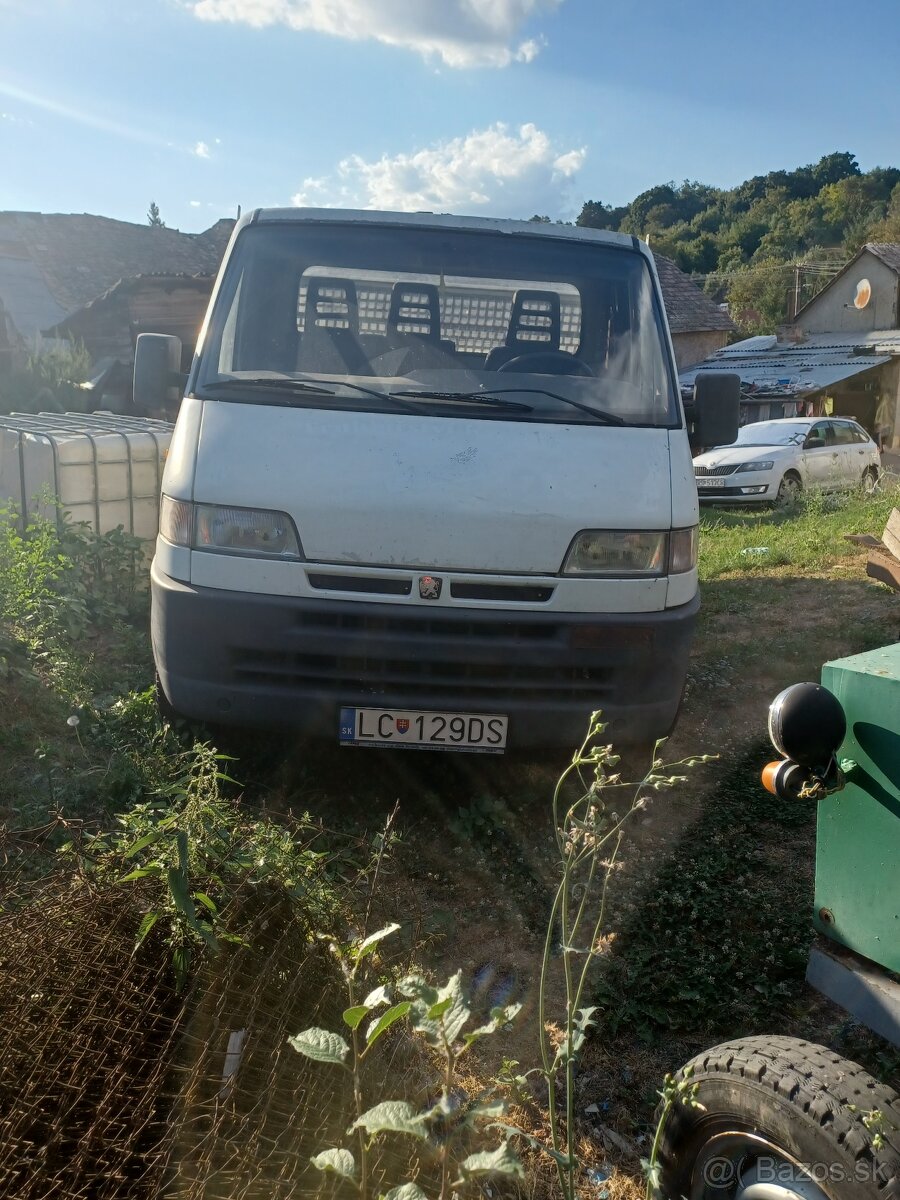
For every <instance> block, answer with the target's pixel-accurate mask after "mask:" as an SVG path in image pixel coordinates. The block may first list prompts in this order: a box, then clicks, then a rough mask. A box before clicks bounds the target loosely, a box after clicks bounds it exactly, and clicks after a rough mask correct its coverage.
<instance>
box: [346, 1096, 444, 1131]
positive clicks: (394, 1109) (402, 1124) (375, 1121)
mask: <svg viewBox="0 0 900 1200" xmlns="http://www.w3.org/2000/svg"><path fill="white" fill-rule="evenodd" d="M350 1128H351V1131H352V1130H354V1129H365V1131H366V1133H369V1134H373V1135H374V1134H376V1133H409V1134H411V1135H412V1136H413V1137H417V1138H423V1139H424V1138H425V1137H427V1131H426V1128H425V1118H424V1117H421V1116H419V1115H418V1113H417V1112H416V1110H415V1109H414V1108H413V1106H412V1105H411V1104H409V1103H408V1102H407V1101H406V1100H385V1101H384V1102H383V1103H381V1104H376V1105H375V1107H374V1108H370V1109H369V1111H368V1112H364V1113H363V1115H362V1116H361V1117H360V1118H359V1119H358V1120H357V1121H354V1122H353V1124H352V1125H351V1126H350Z"/></svg>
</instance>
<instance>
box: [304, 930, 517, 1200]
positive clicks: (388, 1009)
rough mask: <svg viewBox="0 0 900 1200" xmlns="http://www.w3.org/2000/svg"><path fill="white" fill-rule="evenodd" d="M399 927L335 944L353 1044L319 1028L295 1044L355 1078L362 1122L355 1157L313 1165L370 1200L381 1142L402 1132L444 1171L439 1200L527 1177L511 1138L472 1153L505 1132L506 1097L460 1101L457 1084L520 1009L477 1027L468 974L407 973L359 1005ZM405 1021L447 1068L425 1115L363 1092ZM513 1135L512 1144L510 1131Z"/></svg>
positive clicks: (353, 1133)
mask: <svg viewBox="0 0 900 1200" xmlns="http://www.w3.org/2000/svg"><path fill="white" fill-rule="evenodd" d="M399 928H400V926H399V925H396V924H391V925H386V926H385V927H384V928H383V929H379V930H378V931H377V932H376V933H372V934H369V936H368V937H361V938H357V939H354V940H351V941H349V942H347V943H344V944H341V943H338V942H336V941H329V949H330V951H331V953H332V954H333V955H334V956H335V958H336V959H337V961H338V963H339V965H340V968H341V972H342V974H343V978H344V983H345V985H346V989H347V999H348V1001H349V1004H348V1007H347V1008H346V1009H345V1010H344V1014H343V1021H344V1026H345V1027H346V1037H345V1036H344V1035H343V1033H333V1032H331V1031H329V1030H327V1029H316V1028H313V1029H306V1030H304V1031H303V1032H302V1033H298V1034H297V1036H296V1037H292V1038H290V1039H289V1042H290V1045H291V1046H293V1048H294V1049H295V1050H296V1051H298V1052H299V1053H300V1054H303V1055H305V1056H306V1057H307V1058H311V1059H315V1060H316V1061H317V1062H321V1063H329V1064H332V1065H333V1066H336V1067H339V1068H341V1069H343V1070H345V1071H348V1072H349V1073H350V1074H351V1076H352V1080H353V1120H352V1122H351V1124H350V1126H349V1128H348V1130H347V1136H348V1137H349V1138H355V1141H356V1153H355V1154H354V1152H353V1151H352V1150H350V1149H348V1148H346V1147H344V1146H337V1147H333V1148H330V1149H327V1150H322V1151H321V1152H320V1153H319V1154H316V1155H315V1156H314V1157H313V1159H312V1163H313V1166H315V1167H316V1168H317V1169H318V1170H320V1171H325V1172H333V1173H334V1174H336V1175H338V1176H340V1177H341V1178H342V1179H345V1180H347V1181H348V1182H349V1183H350V1184H351V1185H352V1186H353V1187H354V1188H355V1189H356V1191H357V1192H358V1193H359V1195H360V1197H362V1198H363V1200H368V1198H369V1197H370V1196H371V1195H372V1192H373V1188H374V1187H375V1181H376V1175H377V1174H378V1172H377V1170H375V1169H373V1167H375V1166H376V1157H377V1156H378V1151H379V1148H380V1146H381V1139H382V1138H383V1136H384V1135H386V1134H388V1135H393V1134H400V1135H406V1136H408V1137H412V1138H415V1139H417V1141H418V1142H419V1143H420V1148H421V1149H422V1150H423V1151H425V1152H426V1154H428V1155H429V1156H430V1157H431V1159H432V1161H433V1162H434V1163H435V1164H436V1167H437V1173H438V1176H439V1181H440V1182H439V1197H440V1200H450V1197H451V1195H452V1194H453V1193H460V1192H462V1191H463V1190H464V1189H465V1188H466V1187H467V1185H470V1184H477V1183H478V1182H479V1181H480V1180H482V1179H484V1178H485V1177H487V1176H498V1175H505V1176H512V1177H521V1176H522V1175H523V1173H524V1168H523V1165H522V1162H521V1159H520V1158H519V1156H518V1155H517V1154H516V1153H515V1151H514V1150H513V1149H512V1147H511V1146H510V1145H509V1144H508V1140H502V1141H501V1142H500V1144H499V1145H496V1146H494V1147H493V1148H492V1149H489V1150H475V1151H474V1152H472V1153H469V1151H470V1150H472V1146H473V1140H474V1139H475V1138H477V1137H478V1135H479V1133H484V1132H485V1128H486V1125H495V1124H496V1122H497V1120H498V1118H500V1117H502V1116H503V1115H504V1113H505V1111H506V1106H505V1103H504V1101H503V1100H502V1099H500V1098H497V1097H487V1098H481V1099H479V1100H476V1101H472V1102H465V1101H464V1102H462V1103H461V1102H460V1096H461V1094H462V1093H461V1088H460V1087H459V1084H458V1082H457V1079H458V1071H459V1065H460V1060H461V1059H462V1058H463V1057H464V1056H465V1054H466V1053H467V1052H468V1051H469V1050H470V1049H471V1047H472V1046H473V1045H474V1044H475V1043H476V1042H477V1041H479V1040H480V1039H481V1038H484V1037H489V1036H490V1035H492V1034H496V1033H498V1032H499V1031H500V1030H502V1029H504V1028H505V1027H506V1026H508V1025H509V1024H510V1022H512V1021H513V1020H514V1019H515V1017H516V1015H517V1014H518V1012H519V1010H520V1008H521V1005H519V1004H510V1005H506V1006H504V1007H497V1008H494V1009H492V1010H491V1013H490V1016H489V1019H488V1021H487V1022H486V1023H485V1024H482V1025H479V1026H476V1027H474V1028H472V1027H470V1026H471V1025H472V1018H473V1013H472V1008H471V1006H470V1002H469V999H468V996H467V994H466V991H465V988H464V987H463V982H462V974H461V973H460V972H457V973H456V974H455V975H453V976H451V978H450V979H449V980H448V981H447V983H446V984H444V986H443V987H439V988H436V987H433V986H432V985H431V984H429V983H428V982H427V981H426V980H425V979H424V978H422V976H420V975H415V974H412V975H407V976H406V977H405V978H403V979H401V980H400V982H399V983H398V984H396V986H388V985H384V984H381V985H379V986H377V987H375V988H374V989H372V990H370V991H368V992H367V994H366V995H365V997H364V998H363V999H360V998H359V997H360V993H361V992H362V990H363V984H362V981H363V978H364V977H365V976H366V975H367V974H368V971H367V967H368V966H369V964H370V963H371V961H372V960H371V956H372V955H373V954H374V952H375V950H376V949H377V947H378V946H379V943H380V942H382V941H383V940H384V938H386V937H389V936H390V935H391V934H393V933H396V931H397V930H398V929H399ZM399 1021H405V1022H406V1023H407V1027H408V1029H409V1030H410V1031H411V1032H412V1034H413V1035H414V1036H415V1037H416V1038H418V1039H420V1040H421V1041H422V1042H424V1044H425V1045H426V1046H427V1047H428V1048H429V1050H430V1051H431V1052H432V1053H433V1054H434V1055H436V1056H437V1057H438V1060H439V1061H440V1063H441V1071H440V1093H439V1096H438V1098H437V1100H436V1101H435V1102H434V1103H433V1104H430V1105H428V1106H427V1107H425V1108H424V1109H420V1110H417V1109H416V1108H415V1106H414V1105H412V1104H411V1103H410V1102H409V1101H408V1100H381V1101H380V1102H379V1103H377V1104H374V1105H371V1106H370V1105H369V1104H368V1101H367V1099H366V1096H365V1094H364V1085H363V1066H364V1064H365V1063H366V1060H367V1059H368V1057H369V1055H370V1054H371V1053H372V1051H373V1050H374V1049H375V1047H376V1046H377V1045H378V1043H379V1042H380V1041H381V1039H382V1038H383V1037H384V1035H385V1034H386V1033H387V1031H388V1030H389V1029H390V1028H391V1027H392V1026H393V1025H395V1024H397V1022H399ZM505 1132H506V1135H507V1138H508V1132H511V1131H505ZM379 1194H380V1195H382V1196H383V1198H384V1200H426V1193H425V1192H424V1190H423V1189H422V1188H421V1187H420V1186H419V1184H418V1183H416V1182H414V1181H411V1180H410V1181H407V1182H404V1183H400V1184H398V1185H396V1186H394V1187H391V1188H390V1189H389V1190H388V1191H387V1192H380V1191H379Z"/></svg>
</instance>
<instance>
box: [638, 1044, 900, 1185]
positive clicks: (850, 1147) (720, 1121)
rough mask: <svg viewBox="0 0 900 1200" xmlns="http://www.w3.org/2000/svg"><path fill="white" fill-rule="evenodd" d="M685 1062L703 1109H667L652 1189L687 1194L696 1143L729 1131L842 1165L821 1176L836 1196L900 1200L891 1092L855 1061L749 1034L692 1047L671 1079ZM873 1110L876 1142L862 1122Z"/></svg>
mask: <svg viewBox="0 0 900 1200" xmlns="http://www.w3.org/2000/svg"><path fill="white" fill-rule="evenodd" d="M690 1067H692V1068H693V1075H692V1077H691V1082H693V1083H697V1084H699V1085H700V1086H699V1091H698V1094H697V1099H698V1100H699V1101H700V1103H701V1104H702V1105H704V1107H705V1109H706V1111H705V1112H701V1111H700V1110H699V1109H695V1108H690V1107H688V1106H686V1105H682V1104H679V1105H677V1106H676V1107H675V1108H674V1109H673V1110H672V1111H671V1112H670V1114H669V1118H668V1120H667V1121H666V1125H665V1128H664V1130H663V1133H662V1137H661V1141H660V1166H661V1175H660V1190H659V1191H658V1192H657V1193H656V1195H657V1196H658V1197H664V1198H665V1200H678V1198H680V1197H681V1196H690V1191H689V1188H690V1183H691V1172H692V1169H693V1166H694V1163H695V1162H696V1161H697V1158H698V1156H699V1154H700V1153H701V1151H702V1149H703V1147H704V1145H705V1144H706V1143H707V1142H708V1140H709V1138H710V1137H712V1136H713V1135H714V1134H716V1133H721V1132H725V1131H726V1130H737V1131H740V1132H756V1133H758V1134H760V1135H762V1136H763V1137H766V1138H767V1139H768V1140H769V1141H770V1142H771V1143H772V1144H773V1145H774V1146H776V1147H779V1148H781V1149H782V1150H784V1151H786V1152H787V1153H788V1155H790V1156H791V1157H792V1158H793V1159H795V1160H796V1161H797V1162H801V1163H812V1164H833V1165H834V1167H835V1168H838V1169H839V1170H840V1171H842V1172H843V1173H844V1181H843V1182H834V1180H833V1179H830V1181H829V1182H828V1184H827V1187H828V1188H829V1189H830V1190H831V1192H832V1193H833V1195H834V1197H835V1200H900V1096H898V1095H897V1093H896V1092H894V1091H893V1090H892V1089H891V1088H889V1087H887V1086H886V1085H885V1084H881V1083H878V1082H877V1080H875V1079H873V1078H872V1076H871V1075H869V1074H868V1073H867V1072H866V1071H864V1070H863V1069H862V1067H860V1066H859V1065H858V1064H857V1063H854V1062H850V1061H849V1060H848V1059H846V1058H841V1057H840V1055H838V1054H835V1053H833V1052H832V1051H831V1050H827V1049H826V1048H825V1047H824V1046H816V1045H814V1044H812V1043H811V1042H802V1041H798V1040H797V1039H796V1038H789V1037H748V1038H738V1039H736V1040H735V1041H732V1042H723V1043H722V1045H720V1046H714V1047H713V1048H712V1049H711V1050H706V1051H704V1052H703V1053H702V1054H698V1055H697V1057H696V1058H694V1059H692V1060H691V1062H689V1063H686V1064H685V1066H684V1067H682V1069H681V1071H679V1072H678V1076H677V1078H683V1075H684V1072H685V1071H686V1070H687V1069H688V1068H690ZM851 1105H855V1106H856V1111H852V1110H851V1108H850V1106H851ZM872 1109H879V1110H880V1111H881V1112H882V1113H883V1114H884V1126H885V1128H884V1132H883V1134H882V1136H883V1138H884V1145H883V1146H882V1147H881V1149H880V1150H875V1149H873V1147H872V1135H871V1134H870V1133H869V1132H868V1130H867V1129H866V1127H865V1125H864V1124H863V1122H862V1117H863V1115H864V1114H865V1113H867V1112H869V1111H871V1110H872ZM658 1116H659V1113H657V1117H658ZM814 1178H815V1175H814Z"/></svg>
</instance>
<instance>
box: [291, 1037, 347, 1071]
mask: <svg viewBox="0 0 900 1200" xmlns="http://www.w3.org/2000/svg"><path fill="white" fill-rule="evenodd" d="M288 1042H289V1043H290V1044H291V1045H292V1046H293V1047H294V1049H295V1050H296V1051H297V1053H298V1054H305V1055H306V1057H307V1058H314V1059H315V1060H316V1062H330V1063H337V1064H338V1065H339V1066H343V1064H344V1059H345V1058H346V1057H347V1055H348V1054H349V1053H350V1047H349V1046H348V1045H347V1043H346V1042H345V1041H344V1039H343V1038H342V1037H341V1035H340V1034H339V1033H331V1032H330V1030H328V1029H316V1028H313V1029H304V1030H303V1032H302V1033H298V1034H297V1036H296V1037H291V1038H288Z"/></svg>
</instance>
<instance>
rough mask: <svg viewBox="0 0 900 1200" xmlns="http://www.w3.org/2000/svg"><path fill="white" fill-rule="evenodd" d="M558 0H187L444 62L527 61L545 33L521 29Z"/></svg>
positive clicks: (203, 15) (239, 16)
mask: <svg viewBox="0 0 900 1200" xmlns="http://www.w3.org/2000/svg"><path fill="white" fill-rule="evenodd" d="M562 2H563V0H187V3H188V5H189V7H190V8H191V10H192V11H193V13H194V15H195V16H197V17H199V18H200V19H201V20H204V21H232V22H240V23H242V24H245V25H251V26H254V27H256V28H263V27H265V26H268V25H287V26H288V27H289V28H290V29H294V30H297V31H300V32H306V31H312V32H316V33H325V34H330V35H331V36H333V37H341V38H347V39H349V40H350V41H363V40H366V39H369V38H374V39H375V40H376V41H379V42H383V43H385V44H386V45H388V46H400V47H402V48H404V49H407V50H413V51H416V52H417V53H419V54H421V55H423V57H425V58H438V59H440V60H442V61H443V62H444V63H446V65H447V66H448V67H506V66H508V65H509V64H510V63H512V62H524V63H528V62H531V61H532V60H533V59H534V57H535V56H536V55H537V54H538V52H539V50H540V48H541V46H542V45H543V44H544V42H543V38H541V37H540V36H538V37H531V38H528V39H526V40H525V41H519V34H520V31H521V30H522V28H523V27H524V26H525V25H526V24H527V23H528V22H529V21H532V20H533V19H535V18H537V17H539V16H540V15H541V14H543V13H549V12H552V11H553V10H554V9H556V8H558V7H559V5H560V4H561V3H562Z"/></svg>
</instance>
